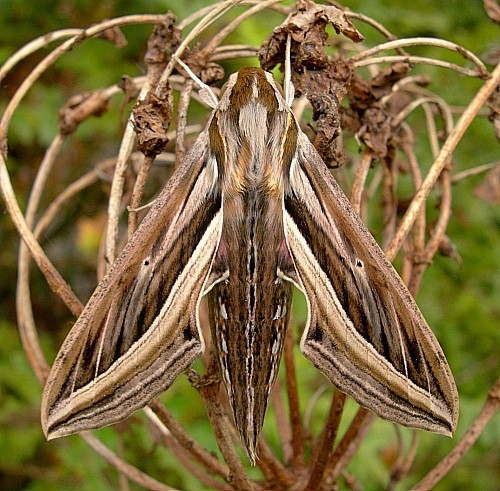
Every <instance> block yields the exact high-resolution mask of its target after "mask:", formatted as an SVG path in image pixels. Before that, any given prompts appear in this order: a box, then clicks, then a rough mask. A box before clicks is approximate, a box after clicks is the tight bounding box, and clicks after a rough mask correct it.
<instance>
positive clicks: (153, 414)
mask: <svg viewBox="0 0 500 491" xmlns="http://www.w3.org/2000/svg"><path fill="white" fill-rule="evenodd" d="M154 403H155V404H156V407H155V410H152V405H151V404H150V405H149V407H146V408H144V412H145V413H146V416H147V417H148V419H149V421H150V422H151V423H153V424H154V425H155V426H156V428H158V430H159V431H160V434H161V437H162V439H163V441H164V442H165V445H166V446H167V447H168V448H170V450H171V451H172V452H173V454H174V455H175V457H176V458H177V459H178V460H179V462H180V463H181V464H182V465H183V466H184V467H185V468H186V470H187V471H188V472H189V473H191V474H192V475H194V476H196V478H197V479H198V480H199V481H200V482H202V483H204V484H205V485H206V486H208V487H209V488H210V489H214V490H218V491H232V490H234V488H233V487H232V486H230V485H228V484H226V483H224V482H222V481H219V480H218V479H216V478H214V477H212V476H210V475H208V474H206V473H205V471H204V470H203V469H202V468H200V467H199V466H198V465H197V464H195V462H198V463H202V465H203V466H204V467H205V470H206V471H208V472H209V473H210V474H219V475H220V476H221V477H223V478H224V479H225V480H228V478H229V469H228V468H227V466H225V465H224V464H222V463H221V462H219V461H218V460H217V459H216V458H215V457H214V456H212V455H211V454H210V453H209V452H207V451H206V450H204V449H201V447H200V446H199V444H198V443H197V442H196V441H195V440H193V439H191V438H190V437H189V436H188V435H187V433H186V432H185V431H184V429H182V430H181V435H182V438H181V439H178V438H176V436H174V433H173V432H171V431H170V427H172V426H174V427H180V425H179V423H178V422H177V421H176V420H175V419H174V418H173V417H172V416H171V415H170V414H169V413H168V411H166V410H165V408H164V407H163V406H162V404H161V403H159V402H158V401H154ZM162 409H163V410H164V411H163V412H162ZM157 410H159V411H160V412H158V411H157ZM166 418H167V419H166ZM167 421H168V424H167ZM194 446H196V447H197V450H200V449H201V454H202V458H201V460H200V457H201V455H200V452H198V451H197V450H194V449H193V447H194ZM193 450H194V451H193ZM193 457H194V460H193ZM207 457H208V459H207ZM210 461H212V462H215V463H216V464H217V466H220V467H222V469H223V470H224V472H223V473H219V472H216V471H215V469H214V468H213V467H212V466H211V465H209V466H207V465H206V464H207V463H208V462H210ZM212 462H210V463H212Z"/></svg>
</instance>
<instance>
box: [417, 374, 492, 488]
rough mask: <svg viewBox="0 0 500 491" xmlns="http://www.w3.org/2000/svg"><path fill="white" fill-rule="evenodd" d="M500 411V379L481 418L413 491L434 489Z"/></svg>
mask: <svg viewBox="0 0 500 491" xmlns="http://www.w3.org/2000/svg"><path fill="white" fill-rule="evenodd" d="M499 409H500V379H498V380H497V381H496V382H495V384H494V386H493V387H492V388H491V389H490V391H489V393H488V399H487V400H486V403H485V405H484V406H483V409H482V411H481V413H480V414H479V416H478V417H477V418H476V420H475V421H474V422H473V423H472V426H471V427H470V428H469V429H468V430H467V432H466V433H465V435H464V436H463V437H462V439H461V440H460V441H459V442H458V444H457V445H456V446H455V448H454V449H453V450H452V451H451V452H450V453H449V454H448V455H447V456H446V457H445V458H444V459H443V460H442V461H441V462H440V463H439V464H438V465H437V466H436V467H434V469H432V470H431V471H430V472H429V473H428V474H427V476H425V477H424V478H423V479H422V480H421V481H420V482H419V483H418V484H417V485H416V486H415V487H413V488H412V491H427V490H430V489H432V488H433V487H434V486H435V485H436V484H437V483H438V482H439V481H440V480H441V479H442V478H443V477H444V476H446V475H447V474H448V472H449V471H450V469H451V468H452V467H454V466H455V465H456V464H457V463H458V461H459V460H460V459H461V458H462V457H463V456H464V455H465V453H466V452H467V451H468V450H469V448H470V447H472V445H474V443H475V441H476V440H477V439H478V438H479V435H480V434H481V433H482V432H483V430H484V428H485V427H486V425H487V424H488V422H489V421H490V419H491V418H492V417H493V416H494V414H495V413H496V412H497V411H498V410H499Z"/></svg>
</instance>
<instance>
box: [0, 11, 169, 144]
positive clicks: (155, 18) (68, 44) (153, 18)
mask: <svg viewBox="0 0 500 491" xmlns="http://www.w3.org/2000/svg"><path fill="white" fill-rule="evenodd" d="M163 18H164V16H163V15H129V16H124V17H118V18H116V19H111V20H106V21H103V22H100V23H98V24H96V25H93V26H91V27H89V28H88V29H84V30H83V32H82V33H81V34H79V35H78V36H73V37H72V38H70V39H68V40H67V41H65V42H64V43H62V44H61V45H59V46H57V47H56V48H55V49H54V50H53V51H52V52H51V53H50V54H49V55H47V56H46V57H45V58H44V59H43V60H42V61H41V62H40V63H39V64H38V65H37V66H36V67H35V68H34V69H33V70H32V71H31V73H30V74H29V75H28V76H27V77H26V78H25V79H24V80H23V82H22V83H21V85H20V86H19V88H18V89H17V91H16V92H15V94H14V95H13V96H12V97H11V98H10V100H9V103H8V105H7V107H6V108H5V111H4V113H3V115H2V119H1V120H0V139H2V138H5V137H6V135H7V128H8V126H9V124H10V120H11V119H12V115H13V114H14V111H15V110H16V108H17V107H18V105H19V103H20V102H21V100H22V99H23V97H24V96H25V95H26V92H27V91H28V90H29V89H30V88H31V86H32V85H33V84H34V83H35V82H36V81H37V80H38V78H40V76H41V75H42V74H43V73H44V72H45V71H46V70H47V69H48V68H49V67H50V66H52V65H53V64H54V63H55V62H56V61H57V60H58V59H59V58H60V57H61V56H62V55H63V54H64V53H67V52H68V51H70V50H71V49H72V48H73V47H74V46H75V45H76V44H78V43H81V42H82V41H84V40H85V39H88V38H91V37H94V36H97V35H98V34H100V33H102V32H104V31H106V30H107V29H112V28H115V27H121V26H125V25H132V24H154V23H156V22H160V21H161V20H162V19H163Z"/></svg>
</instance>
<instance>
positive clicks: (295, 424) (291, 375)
mask: <svg viewBox="0 0 500 491" xmlns="http://www.w3.org/2000/svg"><path fill="white" fill-rule="evenodd" d="M293 344H294V343H293V333H292V329H287V332H286V335H285V346H284V350H283V353H284V354H283V358H284V361H285V375H286V389H287V394H288V406H289V410H290V426H291V427H292V449H293V457H292V465H293V467H295V468H296V469H301V468H302V467H304V439H303V436H302V421H301V417H300V407H299V393H298V389H297V373H296V371H295V359H294V355H293Z"/></svg>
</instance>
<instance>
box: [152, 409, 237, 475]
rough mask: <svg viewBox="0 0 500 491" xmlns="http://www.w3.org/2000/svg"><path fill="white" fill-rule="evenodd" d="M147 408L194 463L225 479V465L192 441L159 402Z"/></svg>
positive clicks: (227, 473) (226, 473) (227, 470)
mask: <svg viewBox="0 0 500 491" xmlns="http://www.w3.org/2000/svg"><path fill="white" fill-rule="evenodd" d="M149 407H150V408H151V410H152V411H153V412H154V414H155V415H156V416H157V417H158V419H159V420H160V421H161V423H162V424H163V425H164V426H165V427H166V428H167V429H168V431H170V433H171V434H172V436H173V437H174V438H175V439H176V440H177V442H178V443H179V444H180V445H181V446H182V448H184V449H185V450H187V451H188V452H189V454H190V455H191V457H192V458H193V459H194V460H195V461H197V462H199V463H200V464H201V465H203V466H204V467H205V468H206V469H207V470H208V471H209V472H210V473H211V474H216V475H219V476H221V477H223V478H224V479H227V476H228V475H229V468H228V467H227V465H225V464H224V463H223V462H221V461H220V460H218V459H217V458H216V457H214V456H213V455H212V454H211V453H210V452H209V451H208V450H206V449H205V448H203V447H202V446H201V445H200V444H199V443H198V442H196V441H195V440H193V439H192V438H191V437H190V436H189V434H188V433H187V432H186V430H185V429H184V428H183V427H182V425H181V424H180V423H179V422H178V421H177V420H176V419H175V418H174V417H173V416H172V415H171V414H170V413H169V411H167V409H166V408H165V406H164V405H163V404H162V403H161V402H159V401H158V400H154V401H152V402H151V403H150V404H149Z"/></svg>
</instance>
